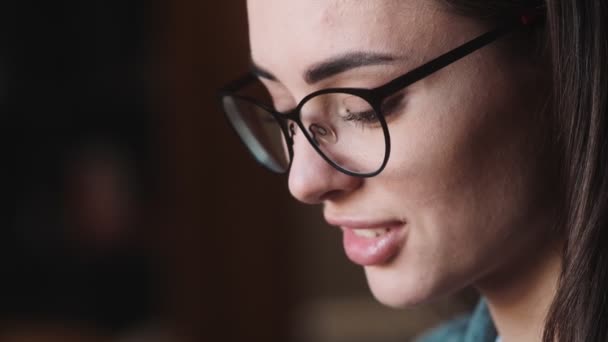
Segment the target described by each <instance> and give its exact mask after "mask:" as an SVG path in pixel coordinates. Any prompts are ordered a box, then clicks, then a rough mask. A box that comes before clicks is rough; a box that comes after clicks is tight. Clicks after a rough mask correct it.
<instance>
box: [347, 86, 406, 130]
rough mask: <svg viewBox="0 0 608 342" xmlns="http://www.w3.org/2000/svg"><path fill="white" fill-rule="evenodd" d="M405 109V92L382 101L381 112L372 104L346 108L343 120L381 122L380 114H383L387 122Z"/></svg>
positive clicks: (361, 123)
mask: <svg viewBox="0 0 608 342" xmlns="http://www.w3.org/2000/svg"><path fill="white" fill-rule="evenodd" d="M403 110H405V92H400V93H398V94H395V95H393V96H391V97H389V98H387V99H385V100H384V101H383V102H382V105H381V112H380V113H377V112H376V110H374V109H373V108H372V107H371V106H369V107H368V106H366V107H365V108H363V109H355V108H344V109H343V110H342V113H343V114H342V115H341V116H342V120H344V121H348V122H354V123H355V124H360V125H373V124H379V122H380V121H379V120H380V119H379V116H380V115H382V116H383V117H384V118H385V120H387V122H388V121H389V120H391V119H393V118H394V117H396V115H395V114H400V113H402V112H403Z"/></svg>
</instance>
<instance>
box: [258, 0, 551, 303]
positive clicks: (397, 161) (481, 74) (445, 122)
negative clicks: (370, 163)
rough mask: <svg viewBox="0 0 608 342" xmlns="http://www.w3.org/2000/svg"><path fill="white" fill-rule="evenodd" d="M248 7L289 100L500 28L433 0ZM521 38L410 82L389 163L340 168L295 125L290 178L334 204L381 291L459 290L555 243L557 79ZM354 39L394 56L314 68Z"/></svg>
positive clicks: (409, 296) (386, 295) (397, 71)
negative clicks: (551, 147) (552, 98)
mask: <svg viewBox="0 0 608 342" xmlns="http://www.w3.org/2000/svg"><path fill="white" fill-rule="evenodd" d="M248 10H249V25H250V40H251V51H252V59H253V62H254V63H255V64H256V65H257V66H258V67H260V68H262V69H264V70H266V71H268V72H269V73H271V74H272V75H273V76H274V78H275V80H268V79H263V82H264V83H265V84H266V85H267V87H268V89H269V91H270V92H271V93H272V95H273V98H274V100H275V105H276V106H277V107H278V109H289V108H292V107H294V106H295V105H296V104H297V103H298V102H299V101H300V100H301V99H302V98H303V97H304V96H306V95H308V94H309V93H311V92H313V91H315V90H319V89H323V88H328V87H363V88H372V87H376V86H379V85H382V84H384V83H386V82H387V81H389V80H391V79H393V78H395V77H397V76H399V75H401V74H403V73H405V72H407V71H408V70H411V69H413V68H414V67H416V66H419V65H421V64H423V63H424V62H426V61H428V60H430V59H432V58H434V57H436V56H438V55H440V54H442V53H444V52H446V51H448V50H451V49H453V48H455V47H457V46H458V45H460V44H462V43H464V42H466V41H468V40H471V39H473V38H475V37H477V36H479V35H480V34H482V33H485V32H486V31H488V30H490V29H492V27H487V26H484V25H483V24H481V23H478V22H476V21H474V20H473V19H470V18H465V17H461V16H457V15H455V14H452V13H450V12H448V11H447V10H446V9H444V8H443V7H441V6H440V5H438V4H436V3H435V2H432V1H420V0H373V1H371V0H370V1H366V0H324V1H311V0H250V1H248ZM516 48H517V46H516V44H513V43H511V42H509V41H508V39H505V38H503V39H502V40H501V41H498V42H494V43H492V44H491V45H488V46H486V47H484V48H482V49H480V50H478V51H476V52H474V53H472V54H471V55H469V56H467V57H465V58H464V59H461V60H460V61H458V62H456V63H453V64H451V65H449V66H448V67H446V68H445V69H442V70H440V71H438V72H436V73H435V74H432V75H431V76H429V77H427V78H424V79H423V80H421V81H418V82H416V83H414V84H413V85H411V86H409V87H407V88H406V89H405V90H404V92H403V94H404V95H405V96H404V98H403V100H402V101H403V103H402V106H401V107H400V108H402V109H401V112H400V113H399V114H395V115H394V117H393V118H392V119H391V120H390V121H389V131H390V135H391V146H392V150H391V155H390V159H389V161H388V164H387V166H386V168H385V169H384V171H383V172H382V173H380V174H379V175H378V176H376V177H372V178H356V177H351V176H348V175H346V174H343V173H340V172H339V171H337V170H335V169H334V168H332V167H331V166H330V165H329V164H328V163H326V162H325V161H324V160H323V159H322V158H321V157H320V156H319V155H318V154H317V153H316V151H315V150H314V149H313V147H312V146H311V145H310V144H309V143H308V141H306V139H305V137H304V136H303V135H302V134H301V133H300V134H298V132H296V134H295V136H294V139H295V140H294V146H293V147H294V160H293V162H292V166H291V170H290V174H289V189H290V191H291V193H292V194H293V196H294V197H296V198H297V199H298V200H300V201H302V202H305V203H309V204H318V203H321V204H323V209H324V215H325V217H326V219H327V220H328V222H329V223H331V224H332V225H336V226H339V227H340V228H341V229H342V230H343V232H344V246H345V249H346V253H347V255H348V256H349V257H350V259H351V260H353V261H354V262H356V263H358V264H361V265H363V266H364V268H365V272H366V276H367V279H368V283H369V285H370V288H371V290H372V292H373V293H374V295H375V296H376V298H378V300H380V301H381V302H383V303H385V304H387V305H391V306H402V305H408V304H414V303H419V302H422V301H425V300H427V299H430V298H433V297H436V296H438V295H443V294H448V293H450V292H453V291H455V290H458V289H461V288H462V287H465V286H467V285H471V284H476V283H479V282H481V281H483V280H484V279H487V278H488V277H490V276H496V275H497V274H499V273H500V272H501V271H505V272H506V270H507V269H509V268H510V267H517V263H518V262H519V261H520V260H522V259H523V260H525V259H524V258H530V257H533V255H534V253H536V251H538V250H540V248H539V246H542V245H545V244H546V243H545V242H544V239H545V236H547V235H546V234H547V226H548V223H549V216H550V215H549V212H550V205H548V203H549V201H548V197H549V196H551V194H550V191H549V190H550V184H549V178H550V177H548V176H547V174H551V171H550V170H548V168H549V167H548V165H549V163H548V158H547V154H546V153H545V152H546V150H545V148H544V146H545V145H546V144H545V140H546V139H545V138H546V136H545V134H543V132H545V131H546V130H547V129H546V128H545V127H544V126H543V125H541V123H540V122H541V121H542V120H540V119H539V118H540V115H539V108H540V105H541V104H542V98H543V96H542V95H543V94H544V92H543V91H542V89H544V87H545V86H546V82H543V81H542V80H543V77H542V76H543V75H541V74H540V70H539V68H537V67H536V66H534V65H533V63H532V62H530V61H527V60H526V58H524V57H519V58H518V57H515V56H517V55H518V53H517V51H513V49H516ZM353 53H358V54H368V53H373V54H382V55H389V56H392V58H390V59H388V60H387V59H385V60H383V62H382V63H378V64H377V65H367V66H363V67H355V68H348V67H347V68H345V69H346V70H342V72H339V73H337V74H335V75H332V76H330V77H327V78H323V79H322V80H318V81H317V82H310V79H308V80H307V78H306V74H307V72H308V71H310V70H311V69H312V68H315V67H316V66H318V65H320V64H322V63H323V62H326V61H328V60H332V59H335V58H336V57H339V56H344V55H348V54H351V55H352V54H353ZM522 55H523V54H522ZM366 228H374V229H375V230H373V231H372V230H368V229H366ZM378 228H388V229H380V230H378Z"/></svg>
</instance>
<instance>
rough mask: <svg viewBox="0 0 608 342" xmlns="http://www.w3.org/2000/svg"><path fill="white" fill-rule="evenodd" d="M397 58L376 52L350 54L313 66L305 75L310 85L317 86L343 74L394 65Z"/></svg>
mask: <svg viewBox="0 0 608 342" xmlns="http://www.w3.org/2000/svg"><path fill="white" fill-rule="evenodd" d="M395 60H397V58H396V57H395V56H392V55H388V54H381V53H376V52H361V51H359V52H349V53H345V54H343V55H338V56H336V57H332V58H329V59H327V60H325V61H322V62H320V63H317V64H315V65H313V66H311V67H310V68H309V69H308V70H307V71H306V73H305V74H304V80H306V83H308V84H311V85H312V84H315V83H317V82H320V81H322V80H325V79H327V78H330V77H332V76H335V75H338V74H341V73H343V72H346V71H349V70H352V69H356V68H361V67H364V66H371V65H385V64H391V63H393V62H394V61H395Z"/></svg>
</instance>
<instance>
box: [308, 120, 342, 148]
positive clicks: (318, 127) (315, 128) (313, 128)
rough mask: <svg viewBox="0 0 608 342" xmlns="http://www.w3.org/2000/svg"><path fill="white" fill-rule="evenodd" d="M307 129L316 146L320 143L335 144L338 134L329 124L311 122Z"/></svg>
mask: <svg viewBox="0 0 608 342" xmlns="http://www.w3.org/2000/svg"><path fill="white" fill-rule="evenodd" d="M308 131H309V132H310V136H311V137H312V140H313V141H314V142H315V144H316V145H317V146H319V145H320V144H321V143H325V144H335V143H337V142H338V135H337V134H336V132H335V131H334V130H333V129H331V127H329V126H325V125H322V124H318V123H313V124H310V126H308ZM319 140H320V141H319Z"/></svg>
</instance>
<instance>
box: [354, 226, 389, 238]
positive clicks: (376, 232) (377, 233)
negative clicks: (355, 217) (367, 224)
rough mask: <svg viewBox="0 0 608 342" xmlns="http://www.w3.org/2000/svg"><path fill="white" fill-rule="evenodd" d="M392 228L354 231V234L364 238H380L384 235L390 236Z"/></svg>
mask: <svg viewBox="0 0 608 342" xmlns="http://www.w3.org/2000/svg"><path fill="white" fill-rule="evenodd" d="M390 231H391V228H377V229H353V234H355V235H357V236H359V237H362V238H368V239H373V238H379V237H381V236H383V235H386V234H388V233H389V232H390Z"/></svg>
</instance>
